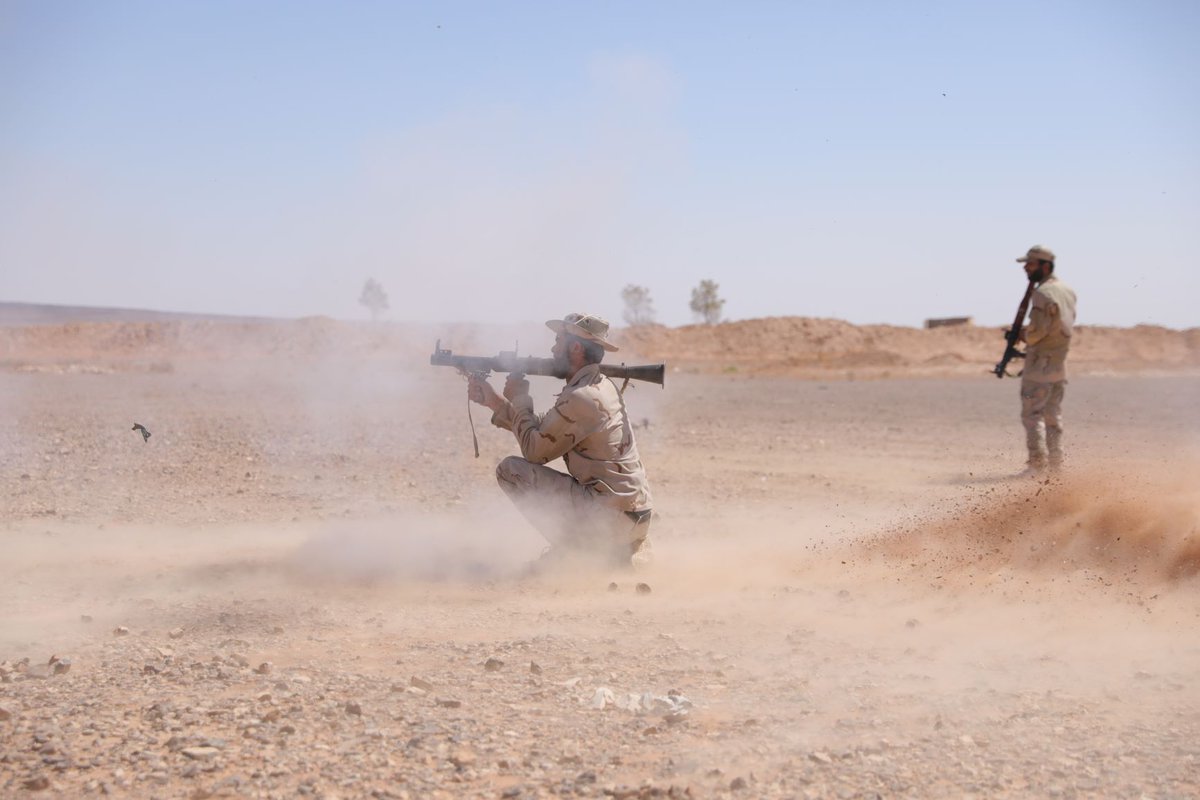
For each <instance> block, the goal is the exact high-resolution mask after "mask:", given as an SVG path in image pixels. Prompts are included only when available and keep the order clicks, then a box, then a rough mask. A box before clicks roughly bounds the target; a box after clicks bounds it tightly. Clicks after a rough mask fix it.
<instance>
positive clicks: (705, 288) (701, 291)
mask: <svg viewBox="0 0 1200 800" xmlns="http://www.w3.org/2000/svg"><path fill="white" fill-rule="evenodd" d="M718 288H720V287H718V286H717V282H716V281H710V280H707V279H706V280H702V281H700V285H699V286H697V287H696V288H695V289H692V302H691V303H690V304H689V307H690V308H691V309H692V313H693V314H695V315H696V319H698V320H700V321H701V322H703V323H704V324H705V325H715V324H716V323H718V322H720V321H721V309H722V308H724V306H725V301H724V300H722V299H721V298H720V296H719V295H718V294H717V289H718Z"/></svg>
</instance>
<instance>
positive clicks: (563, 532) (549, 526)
mask: <svg viewBox="0 0 1200 800" xmlns="http://www.w3.org/2000/svg"><path fill="white" fill-rule="evenodd" d="M492 424H494V425H496V426H498V427H501V428H504V429H506V430H509V431H512V433H513V435H514V436H516V439H517V442H518V444H519V445H520V447H521V456H522V457H518V456H509V457H508V458H506V459H504V460H503V461H501V462H500V464H499V466H497V467H496V479H497V481H499V483H500V488H502V489H503V490H504V491H505V493H506V494H508V496H509V497H511V498H512V500H513V502H514V503H515V504H516V505H517V508H519V509H520V510H521V512H522V513H523V514H524V515H525V516H526V517H527V518H528V519H529V521H530V522H532V523H533V524H534V526H535V527H536V528H537V529H538V530H539V531H540V532H541V533H542V535H543V536H545V537H546V539H547V540H548V541H549V542H550V543H551V544H552V545H563V546H566V547H569V548H573V549H584V550H597V551H606V552H607V553H608V554H611V555H612V556H613V557H614V558H615V559H617V560H619V561H622V562H624V563H625V564H628V563H629V560H630V556H631V555H632V554H634V553H637V552H638V550H639V549H641V548H642V547H643V546H644V545H645V544H646V536H647V535H648V534H649V531H650V515H651V514H650V504H651V500H650V488H649V485H648V484H647V482H646V472H645V470H644V469H643V468H642V461H641V457H640V456H639V455H638V450H637V443H636V442H635V441H634V436H633V427H632V426H631V425H630V422H629V415H628V414H627V413H626V412H625V401H624V398H623V397H622V396H621V393H620V392H619V391H618V390H617V387H616V385H615V384H614V383H613V382H612V380H610V379H609V378H607V377H605V376H604V375H602V374H600V366H599V365H598V364H589V365H587V366H585V367H583V368H582V369H580V370H579V371H578V372H577V373H576V374H575V376H574V377H573V378H572V379H571V380H570V381H569V382H568V383H567V385H566V387H565V388H564V389H563V390H562V392H561V393H560V394H559V395H558V399H557V401H556V402H555V403H554V406H553V407H552V408H551V409H550V410H549V411H547V412H546V413H544V414H541V415H538V414H535V413H534V411H533V401H532V399H530V397H529V396H528V395H522V396H518V397H516V398H514V399H513V400H512V401H511V402H510V403H507V404H505V405H504V406H502V407H501V408H500V409H499V410H497V411H496V412H495V413H494V414H493V415H492ZM560 456H561V457H562V459H563V461H564V462H566V467H567V472H568V473H570V474H564V473H562V472H559V471H557V470H554V469H551V468H549V467H547V466H545V465H546V464H547V463H548V462H550V461H553V460H555V459H556V458H558V457H560Z"/></svg>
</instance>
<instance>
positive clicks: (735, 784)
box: [729, 776, 750, 792]
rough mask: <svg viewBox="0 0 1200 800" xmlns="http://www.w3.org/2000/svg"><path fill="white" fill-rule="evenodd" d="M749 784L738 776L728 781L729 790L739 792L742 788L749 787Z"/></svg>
mask: <svg viewBox="0 0 1200 800" xmlns="http://www.w3.org/2000/svg"><path fill="white" fill-rule="evenodd" d="M749 786H750V784H748V783H746V779H745V778H743V777H741V776H738V777H736V778H734V779H733V780H731V781H730V782H729V791H731V792H740V791H742V790H743V789H747V788H749Z"/></svg>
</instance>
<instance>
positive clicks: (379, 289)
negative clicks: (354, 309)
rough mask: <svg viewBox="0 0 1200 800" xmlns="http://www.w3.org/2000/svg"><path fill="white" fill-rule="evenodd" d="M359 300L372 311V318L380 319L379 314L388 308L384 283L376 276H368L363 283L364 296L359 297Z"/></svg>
mask: <svg viewBox="0 0 1200 800" xmlns="http://www.w3.org/2000/svg"><path fill="white" fill-rule="evenodd" d="M358 302H360V303H362V304H363V305H364V306H366V307H367V310H368V311H370V312H371V320H372V321H374V320H377V319H379V315H380V314H382V313H383V312H385V311H387V310H388V296H387V292H385V291H384V290H383V284H381V283H380V282H379V281H377V280H375V279H374V278H367V282H366V283H364V284H363V289H362V296H361V297H359V298H358Z"/></svg>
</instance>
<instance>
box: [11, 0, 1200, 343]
mask: <svg viewBox="0 0 1200 800" xmlns="http://www.w3.org/2000/svg"><path fill="white" fill-rule="evenodd" d="M1197 41H1200V3H1196V2H1191V1H1190V0H1176V1H1175V2H1155V1H1154V0H1150V1H1149V2H1130V1H1129V0H1125V1H1124V2H1103V1H1101V0H1089V1H1087V2H1053V1H1052V0H1051V1H1050V2H1047V0H1038V1H1037V2H1024V0H1017V2H991V3H985V2H968V1H967V0H963V1H962V2H920V1H918V2H873V3H870V2H835V1H830V2H801V1H800V0H796V1H795V2H736V3H735V2H723V3H711V2H648V1H647V0H639V1H638V2H569V1H567V0H558V1H557V2H543V3H530V2H474V3H462V2H436V3H435V2H429V3H416V2H389V3H382V2H380V3H375V2H336V3H335V2H278V3H275V2H263V1H256V2H242V1H239V2H212V1H211V0H205V2H199V1H198V0H197V1H196V2H182V1H180V2H175V1H171V2H162V1H161V0H156V2H129V1H121V2H79V3H75V2H57V1H56V0H29V1H28V2H12V0H0V300H7V301H24V302H47V303H67V304H83V305H104V306H125V307H138V308H152V309H165V310H178V311H198V312H220V313H233V314H253V315H270V316H302V315H312V314H325V315H330V316H334V317H338V318H363V317H365V315H366V312H365V310H364V309H363V307H362V306H360V305H359V304H358V302H357V300H358V297H359V293H360V291H361V288H362V285H363V282H364V280H365V279H366V278H367V277H370V276H373V277H375V278H377V279H378V280H379V281H380V282H382V284H383V285H384V287H385V288H386V290H387V292H388V294H389V295H390V298H391V306H392V308H391V311H390V313H389V315H388V316H389V318H391V319H400V320H421V321H438V320H464V321H465V320H479V321H486V322H501V321H510V320H530V319H532V320H539V319H545V318H547V317H550V316H557V315H559V314H561V313H563V312H566V311H569V310H591V311H594V312H598V313H601V314H606V315H608V316H610V317H612V318H613V320H614V321H619V320H620V317H621V310H622V304H621V299H620V292H621V288H622V287H623V286H625V285H627V284H638V285H641V286H645V287H647V288H648V289H649V290H650V293H651V297H652V298H653V300H654V303H655V307H656V308H657V311H658V319H659V321H661V322H664V323H666V324H669V325H678V324H684V323H687V322H690V321H691V320H692V315H691V312H690V311H689V310H688V300H689V298H690V293H691V289H692V287H694V286H695V285H696V284H697V283H698V282H699V281H700V280H701V279H703V278H710V279H712V280H715V281H717V282H718V283H719V285H720V292H721V295H722V296H723V297H724V298H725V299H726V300H727V303H726V306H725V312H726V317H727V318H730V319H745V318H752V317H763V316H779V315H805V316H828V317H839V318H843V319H848V320H850V321H852V322H859V323H865V322H891V323H896V324H905V325H916V324H920V322H921V320H923V319H924V318H925V317H929V316H952V315H968V314H969V315H973V316H975V317H976V319H977V320H979V321H980V322H986V323H996V324H999V323H1002V322H1007V320H1008V318H1010V317H1011V314H1012V312H1013V310H1014V309H1015V306H1016V304H1017V301H1018V299H1019V298H1020V295H1021V292H1022V290H1023V288H1024V287H1023V280H1024V278H1023V273H1022V272H1021V270H1020V267H1019V266H1018V265H1017V264H1015V263H1014V261H1013V259H1014V258H1016V257H1017V256H1018V255H1021V254H1022V253H1023V252H1024V251H1025V249H1026V248H1028V247H1029V246H1030V245H1033V244H1035V243H1043V244H1046V245H1049V246H1050V247H1052V248H1054V249H1055V250H1056V251H1057V253H1058V256H1059V272H1060V274H1061V275H1062V277H1063V278H1064V279H1066V280H1067V281H1068V282H1069V283H1071V284H1072V285H1073V286H1074V287H1075V289H1076V290H1077V292H1078V294H1079V296H1080V305H1079V307H1080V317H1081V322H1084V323H1093V324H1115V325H1132V324H1136V323H1139V322H1152V323H1158V324H1163V325H1168V326H1171V327H1191V326H1195V325H1200V309H1198V302H1200V278H1198V277H1197V275H1198V273H1200V145H1198V144H1197V143H1198V142H1200V47H1197V45H1196V43H1197Z"/></svg>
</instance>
